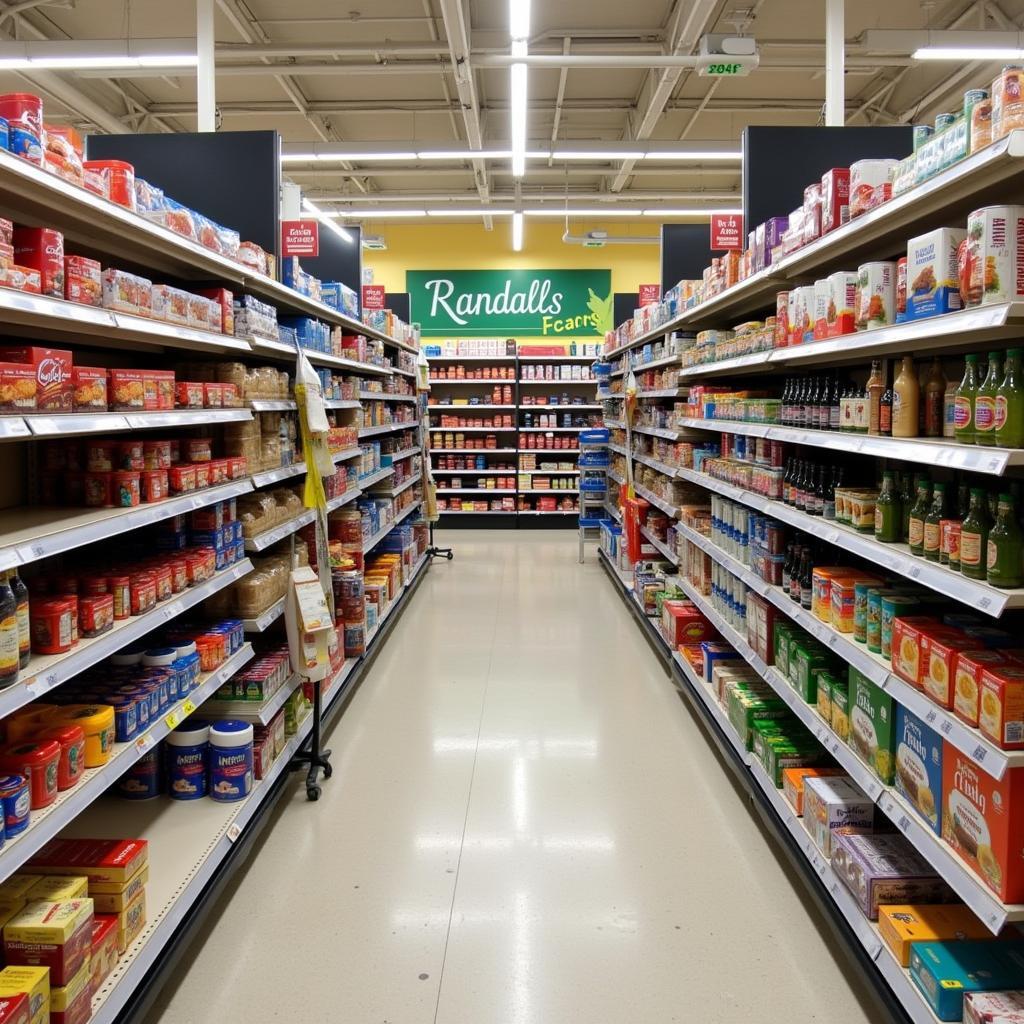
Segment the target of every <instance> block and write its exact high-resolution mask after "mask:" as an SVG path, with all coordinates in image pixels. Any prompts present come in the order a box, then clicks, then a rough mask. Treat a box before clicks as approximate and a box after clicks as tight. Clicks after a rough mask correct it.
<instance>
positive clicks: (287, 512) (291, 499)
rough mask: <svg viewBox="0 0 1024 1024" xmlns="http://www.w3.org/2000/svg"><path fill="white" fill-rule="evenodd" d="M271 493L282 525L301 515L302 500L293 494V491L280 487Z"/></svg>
mask: <svg viewBox="0 0 1024 1024" xmlns="http://www.w3.org/2000/svg"><path fill="white" fill-rule="evenodd" d="M272 493H273V495H274V501H275V502H276V503H277V507H278V514H279V517H280V521H281V522H282V523H286V522H287V521H288V520H289V519H294V518H295V517H296V516H299V515H302V511H303V504H302V499H301V498H300V497H299V496H298V494H296V493H295V491H292V490H289V489H288V488H287V487H281V488H279V489H278V490H276V491H273V492H272Z"/></svg>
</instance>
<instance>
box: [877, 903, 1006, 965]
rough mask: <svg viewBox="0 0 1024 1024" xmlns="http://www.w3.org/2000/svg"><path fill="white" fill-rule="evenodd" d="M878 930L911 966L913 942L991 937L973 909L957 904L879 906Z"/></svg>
mask: <svg viewBox="0 0 1024 1024" xmlns="http://www.w3.org/2000/svg"><path fill="white" fill-rule="evenodd" d="M878 931H879V933H880V934H881V936H882V941H883V942H884V943H885V944H886V945H887V946H888V947H889V948H890V949H891V950H892V953H893V956H895V957H896V959H897V960H898V961H899V962H900V963H901V964H902V965H903V966H904V967H909V966H910V947H911V944H912V943H915V942H948V941H951V940H954V939H991V938H992V937H993V936H992V933H991V932H990V931H989V930H988V928H986V927H985V925H983V924H982V923H981V921H980V920H978V918H977V917H976V916H975V914H974V912H973V911H972V910H970V909H969V908H967V907H965V906H963V904H959V903H948V904H944V903H927V904H922V905H920V906H911V905H909V904H903V903H893V904H889V905H888V906H881V907H879V908H878Z"/></svg>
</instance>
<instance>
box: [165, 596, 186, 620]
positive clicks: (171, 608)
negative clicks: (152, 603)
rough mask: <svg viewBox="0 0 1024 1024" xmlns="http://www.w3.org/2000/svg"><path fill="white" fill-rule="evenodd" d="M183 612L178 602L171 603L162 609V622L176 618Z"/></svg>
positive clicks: (183, 608)
mask: <svg viewBox="0 0 1024 1024" xmlns="http://www.w3.org/2000/svg"><path fill="white" fill-rule="evenodd" d="M184 610H185V607H184V605H183V604H182V603H181V602H180V601H172V602H171V603H170V604H169V605H167V606H166V607H165V608H164V609H163V616H164V622H167V621H169V620H170V619H175V618H177V617H178V616H179V615H180V614H181V613H182V612H183V611H184Z"/></svg>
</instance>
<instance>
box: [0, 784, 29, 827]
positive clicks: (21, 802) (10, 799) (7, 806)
mask: <svg viewBox="0 0 1024 1024" xmlns="http://www.w3.org/2000/svg"><path fill="white" fill-rule="evenodd" d="M0 802H2V804H3V811H4V821H3V832H4V835H5V836H6V837H7V838H8V839H9V838H10V837H11V836H16V835H20V834H21V833H22V832H24V831H25V829H27V828H28V812H29V803H30V797H29V785H28V777H27V776H25V775H3V776H0Z"/></svg>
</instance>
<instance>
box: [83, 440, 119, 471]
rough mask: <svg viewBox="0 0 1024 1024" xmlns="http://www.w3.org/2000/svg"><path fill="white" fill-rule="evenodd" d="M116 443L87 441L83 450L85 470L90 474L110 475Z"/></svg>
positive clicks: (112, 468)
mask: <svg viewBox="0 0 1024 1024" xmlns="http://www.w3.org/2000/svg"><path fill="white" fill-rule="evenodd" d="M116 451H117V442H116V441H89V442H87V444H86V449H85V468H86V469H87V470H88V471H89V472H90V473H112V472H113V470H114V454H115V452H116Z"/></svg>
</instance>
